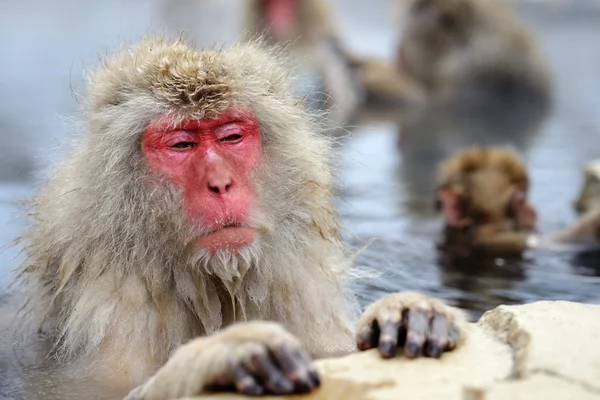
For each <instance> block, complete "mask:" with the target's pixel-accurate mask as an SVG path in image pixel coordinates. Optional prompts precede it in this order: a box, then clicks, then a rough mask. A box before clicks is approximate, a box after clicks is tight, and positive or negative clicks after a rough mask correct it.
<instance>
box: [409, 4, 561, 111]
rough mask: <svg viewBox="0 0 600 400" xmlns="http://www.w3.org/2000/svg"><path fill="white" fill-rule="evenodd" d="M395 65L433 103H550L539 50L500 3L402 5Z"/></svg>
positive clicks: (546, 72)
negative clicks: (401, 21) (490, 100)
mask: <svg viewBox="0 0 600 400" xmlns="http://www.w3.org/2000/svg"><path fill="white" fill-rule="evenodd" d="M397 65H398V68H399V70H400V71H401V73H403V74H405V75H407V76H409V77H411V78H412V79H414V80H415V81H416V82H418V83H419V84H420V85H421V86H422V87H423V88H424V89H425V90H426V91H427V92H428V93H429V94H430V96H431V97H432V98H433V99H438V100H448V101H458V102H461V100H462V101H467V102H468V101H470V102H478V101H479V100H480V99H481V98H482V95H483V96H485V98H490V97H491V98H497V99H499V100H501V101H503V102H504V103H511V102H513V101H518V100H519V101H522V102H523V103H525V104H532V105H533V106H537V105H539V106H541V107H542V108H545V107H546V106H547V104H548V102H549V100H550V91H551V88H550V86H551V84H550V76H549V71H548V68H547V66H546V62H545V60H544V57H543V56H542V54H541V52H540V50H539V46H538V44H537V43H536V41H535V39H534V37H533V36H532V35H531V34H530V32H529V31H528V29H527V28H526V27H525V26H524V25H523V24H522V23H521V22H520V21H519V20H518V19H517V17H516V16H515V15H514V13H513V11H512V10H511V9H510V8H509V7H508V5H507V4H504V3H503V1H501V0H412V1H410V2H408V4H407V9H405V10H404V13H403V29H402V33H401V40H400V44H399V48H398V52H397ZM511 105H512V106H514V104H511Z"/></svg>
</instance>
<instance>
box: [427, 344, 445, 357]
mask: <svg viewBox="0 0 600 400" xmlns="http://www.w3.org/2000/svg"><path fill="white" fill-rule="evenodd" d="M442 352H443V351H442V347H441V346H440V345H439V343H437V342H429V343H428V344H427V347H426V348H425V354H426V355H427V356H429V357H433V358H440V357H441V356H442Z"/></svg>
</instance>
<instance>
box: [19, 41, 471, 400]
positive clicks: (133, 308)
mask: <svg viewBox="0 0 600 400" xmlns="http://www.w3.org/2000/svg"><path fill="white" fill-rule="evenodd" d="M82 107H83V110H82V115H83V119H84V126H83V128H84V132H83V133H82V135H81V136H80V137H79V138H77V140H76V141H75V142H74V145H73V148H72V151H71V153H70V154H69V155H68V157H67V158H66V159H65V160H64V161H63V162H62V163H60V164H58V165H57V167H56V169H55V171H54V173H53V174H52V175H51V177H50V178H49V181H48V182H47V184H46V185H45V186H44V187H43V188H42V189H41V191H40V192H39V194H37V196H36V197H35V198H34V200H33V202H32V206H31V207H32V210H31V212H32V215H33V222H32V226H31V228H30V229H29V230H28V231H27V232H26V234H25V235H24V237H23V239H22V240H23V241H24V242H25V250H24V252H25V257H26V260H25V261H24V264H23V265H22V267H21V269H20V282H21V284H22V286H23V287H24V289H26V290H28V292H27V293H28V296H29V301H28V306H27V307H26V309H25V311H24V312H25V315H27V316H29V318H28V319H29V320H30V321H32V322H34V323H36V329H39V332H45V334H46V335H47V336H48V338H49V339H48V340H50V343H51V349H52V350H51V351H52V353H51V355H52V358H53V359H55V360H58V361H57V362H62V363H71V364H70V365H80V366H81V365H83V366H85V368H82V369H81V370H79V369H76V370H75V371H72V372H71V374H83V373H84V372H83V371H87V372H89V373H91V374H92V375H93V378H94V379H95V380H96V381H100V382H103V384H104V385H105V387H109V385H112V386H118V387H120V388H122V390H123V391H124V392H123V394H126V393H127V392H129V391H130V390H131V391H130V392H129V394H128V395H127V397H126V398H127V399H129V400H134V399H146V400H150V399H177V398H181V397H185V396H191V395H195V394H199V393H202V392H205V391H208V390H214V389H215V388H219V389H227V390H236V391H238V392H241V393H245V394H250V395H259V394H277V395H282V394H291V393H302V392H308V391H311V390H313V389H315V388H316V387H318V386H319V383H320V378H319V376H318V373H317V372H316V370H315V369H314V366H313V364H312V359H313V358H318V357H325V356H336V355H341V354H346V353H349V352H352V351H354V350H355V349H356V348H357V347H358V348H359V349H360V350H367V349H370V348H378V351H379V353H380V354H381V356H382V357H384V358H388V357H392V356H393V355H394V354H395V353H396V350H397V347H400V348H401V349H402V350H401V351H403V352H404V354H406V355H407V356H408V357H417V356H419V355H424V356H431V357H440V356H441V355H442V353H443V352H444V351H447V350H451V349H453V348H455V347H456V345H457V344H458V342H460V341H461V340H462V338H463V337H464V335H463V334H462V333H463V332H464V330H463V329H462V327H463V323H464V317H463V316H462V313H461V312H460V311H459V310H457V309H455V308H452V307H450V306H447V305H445V304H443V303H442V302H441V301H439V300H437V299H432V298H428V297H425V296H423V295H421V294H418V293H412V292H411V293H396V294H391V295H389V296H388V297H384V298H383V299H381V300H379V301H377V302H375V303H373V304H371V305H370V306H369V307H368V308H367V309H366V311H365V312H364V314H362V317H360V318H355V317H358V314H357V305H356V303H355V300H354V296H353V295H352V294H351V293H350V292H349V291H348V290H347V289H346V288H345V281H346V278H345V276H346V275H348V274H349V269H350V268H351V265H350V263H351V257H350V256H351V255H350V254H349V251H348V249H347V248H346V247H345V245H344V243H343V241H342V239H341V238H340V233H339V231H340V226H339V222H338V218H337V215H336V211H335V209H334V206H333V204H332V196H333V194H332V184H333V179H334V178H333V173H332V166H331V164H332V162H331V148H330V143H329V142H328V140H329V139H327V138H325V137H324V135H322V134H321V133H320V132H319V131H318V129H317V125H316V124H314V123H313V120H314V118H312V117H311V115H310V114H309V113H308V112H306V111H305V109H304V108H303V106H302V103H301V102H300V101H298V100H297V99H296V98H295V95H294V94H293V92H292V88H291V85H290V83H289V81H288V69H287V68H286V64H285V62H284V61H283V60H282V58H281V57H279V55H278V54H277V53H276V52H275V51H274V50H268V49H265V47H264V46H263V44H262V43H245V44H235V45H232V46H231V47H229V48H226V49H220V50H213V49H206V50H202V51H199V50H196V49H194V48H192V47H191V46H190V45H189V44H187V43H186V42H185V41H183V40H181V39H177V40H169V39H166V38H152V37H148V38H146V39H144V40H143V41H142V42H141V43H139V44H137V45H135V46H133V47H131V48H127V49H124V50H122V51H118V52H116V53H115V54H113V55H110V56H108V58H106V59H105V60H104V62H103V63H102V64H101V65H100V66H99V67H98V68H97V69H96V70H95V71H94V72H93V73H92V74H91V75H90V82H89V86H88V88H87V92H86V95H85V97H84V100H83V102H82ZM90 371H91V372H90Z"/></svg>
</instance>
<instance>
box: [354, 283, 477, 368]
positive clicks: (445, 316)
mask: <svg viewBox="0 0 600 400" xmlns="http://www.w3.org/2000/svg"><path fill="white" fill-rule="evenodd" d="M465 323H466V319H465V317H464V315H463V314H462V312H461V311H460V310H458V309H456V308H454V307H450V306H447V305H445V304H444V303H443V302H442V301H441V300H438V299H435V298H430V297H427V296H424V295H422V294H420V293H415V292H404V293H395V294H392V295H389V296H386V297H384V298H383V299H380V300H378V301H376V302H375V303H373V304H371V305H370V306H369V307H367V309H366V310H365V312H364V314H363V315H362V317H361V319H360V321H359V326H358V333H357V344H358V348H359V349H360V350H368V349H371V348H375V347H377V348H378V349H379V354H380V355H381V357H383V358H391V357H394V356H395V355H396V349H397V348H398V347H399V346H401V347H403V348H404V354H405V355H406V356H407V357H409V358H415V357H418V356H419V355H425V356H428V357H436V358H438V357H441V355H442V353H443V352H444V351H449V350H453V349H454V348H455V347H456V346H457V344H458V342H459V340H460V339H461V337H462V336H463V335H464V333H463V326H464V324H465Z"/></svg>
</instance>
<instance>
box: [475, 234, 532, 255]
mask: <svg viewBox="0 0 600 400" xmlns="http://www.w3.org/2000/svg"><path fill="white" fill-rule="evenodd" d="M537 242H538V239H537V236H536V235H534V234H531V233H527V232H501V233H497V234H495V235H490V236H487V237H483V238H479V239H478V240H477V241H476V242H475V243H474V246H475V247H478V248H481V249H483V250H486V251H493V252H496V251H497V252H523V251H525V250H526V249H528V248H533V247H536V245H537Z"/></svg>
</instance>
